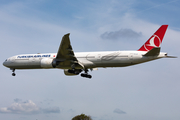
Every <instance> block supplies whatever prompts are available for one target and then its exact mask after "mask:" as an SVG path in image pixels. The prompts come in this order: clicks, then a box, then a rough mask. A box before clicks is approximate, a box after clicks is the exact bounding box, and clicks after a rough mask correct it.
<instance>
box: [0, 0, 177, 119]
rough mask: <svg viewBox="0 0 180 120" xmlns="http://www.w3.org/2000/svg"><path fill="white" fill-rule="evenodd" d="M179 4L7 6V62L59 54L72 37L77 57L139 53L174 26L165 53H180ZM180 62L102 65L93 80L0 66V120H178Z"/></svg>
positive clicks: (2, 4) (112, 0)
mask: <svg viewBox="0 0 180 120" xmlns="http://www.w3.org/2000/svg"><path fill="white" fill-rule="evenodd" d="M179 6H180V0H158V1H157V0H143V1H140V0H76V1H73V0H53V1H52V0H31V1H29V0H8V1H7V0H6V1H0V43H1V44H0V55H1V57H0V62H1V63H3V62H4V61H5V59H7V58H8V57H11V56H14V55H18V54H30V53H34V54H35V53H56V52H57V51H58V48H59V44H60V41H61V38H62V36H63V35H64V34H67V33H70V40H71V44H72V47H73V50H74V51H75V52H88V51H116V50H138V49H139V48H140V47H141V46H142V45H143V44H144V43H145V42H146V40H147V39H148V38H149V37H150V36H151V35H152V34H153V33H154V32H155V31H156V30H157V29H158V28H159V27H160V26H161V25H163V24H168V25H169V27H168V29H167V31H166V35H165V37H164V40H163V43H162V45H161V51H163V52H167V53H168V55H173V56H177V57H179V56H180V49H179V44H180V40H179V39H180V24H179V21H180V7H179ZM179 68H180V64H179V58H176V59H170V58H164V59H159V60H155V61H151V62H147V63H143V64H139V65H134V66H129V67H121V68H99V69H98V70H97V71H92V72H89V73H90V74H91V75H92V76H93V77H92V79H87V78H82V77H80V76H65V75H64V72H63V70H61V69H48V70H47V69H42V70H16V76H15V77H13V76H11V74H12V71H10V70H9V69H8V68H5V67H4V66H3V65H2V64H1V66H0V70H1V75H0V98H1V99H0V119H2V120H3V119H5V120H49V119H51V120H71V119H72V118H73V117H74V116H76V115H79V114H82V113H84V114H86V115H90V116H91V117H92V119H93V120H120V119H123V120H144V119H146V120H152V119H153V120H179V119H180V114H179V112H180V94H179V93H180V87H179V86H180V80H179Z"/></svg>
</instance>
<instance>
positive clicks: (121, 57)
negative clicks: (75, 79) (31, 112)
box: [3, 25, 176, 78]
mask: <svg viewBox="0 0 180 120" xmlns="http://www.w3.org/2000/svg"><path fill="white" fill-rule="evenodd" d="M167 27H168V25H162V26H161V27H160V28H159V29H158V30H157V31H156V32H155V33H154V34H153V35H152V36H151V37H150V38H149V39H148V40H147V41H146V42H145V44H144V45H142V47H140V48H139V49H138V50H136V51H104V52H77V53H75V52H74V51H73V49H72V46H71V43H70V39H69V35H70V33H68V34H65V35H64V36H63V37H62V41H61V43H60V46H59V49H58V52H57V53H44V54H40V53H38V54H21V55H16V56H12V57H10V58H8V59H6V60H5V62H3V65H4V66H5V67H8V68H10V69H11V70H12V72H13V73H12V76H15V75H16V74H15V69H51V68H58V69H64V74H65V75H67V76H73V75H79V74H80V73H81V72H83V71H84V73H81V76H82V77H86V78H92V76H91V75H90V74H88V72H89V70H97V68H99V67H102V68H107V67H126V66H131V65H136V64H140V63H144V62H148V61H152V60H156V59H160V58H176V57H174V56H168V55H167V53H165V52H160V45H161V43H162V40H163V37H164V35H165V32H166V30H167Z"/></svg>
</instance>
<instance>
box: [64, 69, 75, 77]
mask: <svg viewBox="0 0 180 120" xmlns="http://www.w3.org/2000/svg"><path fill="white" fill-rule="evenodd" d="M64 74H65V75H67V76H73V75H78V74H75V73H70V72H69V70H68V69H65V70H64Z"/></svg>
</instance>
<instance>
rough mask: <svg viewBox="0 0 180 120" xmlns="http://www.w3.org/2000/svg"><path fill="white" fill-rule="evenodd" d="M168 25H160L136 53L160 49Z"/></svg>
mask: <svg viewBox="0 0 180 120" xmlns="http://www.w3.org/2000/svg"><path fill="white" fill-rule="evenodd" d="M167 27H168V25H162V26H161V27H160V28H159V29H158V30H157V31H156V32H155V33H154V34H153V35H152V36H151V37H150V38H149V39H148V40H147V41H146V43H145V44H144V45H143V46H142V47H141V48H140V49H139V50H138V51H149V50H151V49H153V48H155V47H160V45H161V43H162V40H163V37H164V35H165V32H166V30H167Z"/></svg>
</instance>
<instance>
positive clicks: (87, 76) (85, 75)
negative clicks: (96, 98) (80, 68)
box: [81, 73, 92, 78]
mask: <svg viewBox="0 0 180 120" xmlns="http://www.w3.org/2000/svg"><path fill="white" fill-rule="evenodd" d="M81 77H86V78H92V76H91V75H88V74H86V73H82V74H81Z"/></svg>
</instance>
